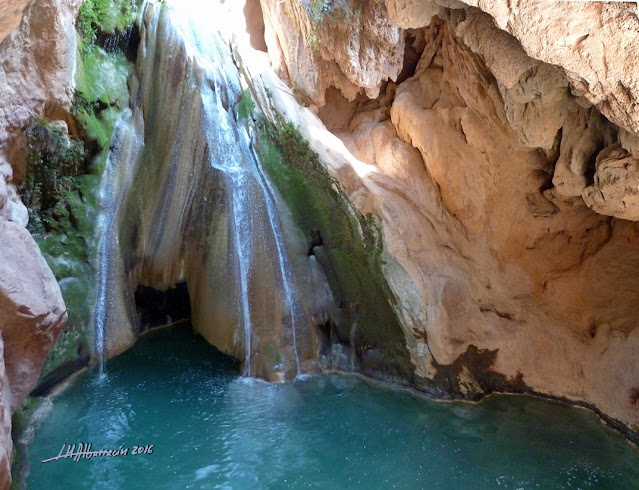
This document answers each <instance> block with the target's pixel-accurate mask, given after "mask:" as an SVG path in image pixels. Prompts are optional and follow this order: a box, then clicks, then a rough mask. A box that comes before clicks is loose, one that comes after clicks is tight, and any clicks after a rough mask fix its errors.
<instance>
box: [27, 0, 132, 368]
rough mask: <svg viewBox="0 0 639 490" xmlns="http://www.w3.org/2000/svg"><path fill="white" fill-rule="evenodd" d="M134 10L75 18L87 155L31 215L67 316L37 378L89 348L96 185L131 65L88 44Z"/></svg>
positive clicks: (122, 4)
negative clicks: (57, 284)
mask: <svg viewBox="0 0 639 490" xmlns="http://www.w3.org/2000/svg"><path fill="white" fill-rule="evenodd" d="M137 5H139V2H138V1H133V2H131V1H123V0H113V1H110V0H87V1H86V2H85V3H84V4H83V6H82V8H81V10H80V13H79V15H78V20H77V23H76V26H77V29H78V36H79V46H80V49H79V53H78V64H77V70H76V94H75V99H74V104H73V107H72V111H71V112H72V115H73V116H74V118H75V122H76V127H77V130H78V135H79V136H80V137H81V138H82V140H83V141H84V146H85V147H86V148H87V149H88V150H89V151H87V152H86V154H84V155H83V156H84V160H83V164H82V165H80V168H79V169H78V170H79V171H78V172H75V173H74V174H73V175H72V176H71V178H70V179H67V180H65V181H64V182H63V183H64V185H63V186H62V187H60V189H59V190H58V192H56V194H55V197H56V198H55V200H48V202H47V207H46V209H30V211H31V213H30V222H31V223H33V226H35V227H37V228H36V229H34V230H33V231H34V236H35V239H36V241H37V243H38V245H39V246H40V249H41V251H42V255H43V256H44V258H45V260H46V261H47V263H48V264H49V266H50V267H51V270H52V271H53V274H54V275H55V277H56V279H57V280H58V282H59V283H60V289H61V291H62V296H63V298H64V301H65V304H66V307H67V313H68V315H69V321H68V322H67V324H66V326H65V327H64V330H63V331H62V333H61V334H60V337H59V339H58V341H57V343H56V345H55V346H54V347H53V349H52V350H51V351H50V352H49V356H48V357H47V361H46V363H45V366H44V368H43V370H42V372H41V374H40V379H41V380H42V379H44V378H45V377H46V376H47V375H48V374H49V373H50V372H51V371H53V370H54V369H55V368H56V367H57V366H59V365H60V364H62V363H64V362H66V361H71V360H75V359H76V357H77V353H78V347H79V345H80V344H83V343H84V344H86V343H87V337H88V335H89V334H88V329H89V326H90V325H91V314H92V308H93V304H94V303H95V282H96V271H95V262H96V258H97V257H96V253H97V240H96V229H95V224H96V221H97V212H98V211H97V209H98V195H99V189H100V181H101V177H102V173H103V171H104V168H105V166H106V159H107V155H108V153H109V146H110V143H111V139H112V137H113V132H114V130H115V126H116V124H117V121H118V118H119V117H120V114H121V112H122V110H124V109H125V108H127V107H128V105H129V90H128V85H127V80H128V79H129V77H130V76H132V74H133V73H134V67H133V64H132V63H131V62H129V61H128V60H127V59H126V57H125V56H124V55H123V54H122V53H120V52H117V51H116V52H113V53H107V52H106V51H105V50H104V49H102V48H100V47H99V46H97V45H95V44H94V42H95V41H96V36H97V34H98V33H99V32H103V33H113V32H116V31H118V32H123V31H124V30H125V29H126V27H127V26H128V25H129V24H131V23H132V21H133V19H134V17H135V10H136V9H135V8H134V7H135V6H137ZM42 141H44V143H46V139H43V140H42ZM36 143H37V142H36ZM40 143H42V142H40ZM44 143H42V144H44ZM44 146H46V144H45V145H44ZM28 151H29V150H28ZM38 158H39V157H38ZM27 160H29V157H28V158H27ZM40 160H42V158H40ZM49 160H51V158H50V159H49ZM58 160H60V159H58ZM32 167H33V169H35V171H29V169H28V172H27V180H28V179H29V175H36V174H37V172H38V170H37V169H38V168H40V165H39V164H38V162H36V165H33V166H32ZM34 179H35V180H37V178H36V177H34ZM40 180H42V179H40ZM41 187H42V186H40V188H41ZM37 190H38V189H36V191H37ZM32 208H33V206H32ZM40 208H42V206H41V207H40Z"/></svg>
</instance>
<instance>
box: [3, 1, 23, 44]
mask: <svg viewBox="0 0 639 490" xmlns="http://www.w3.org/2000/svg"><path fill="white" fill-rule="evenodd" d="M28 3H29V1H28V0H2V1H1V2H0V43H2V41H3V40H4V38H5V37H7V36H8V35H9V34H10V33H11V32H12V31H13V30H14V29H15V28H16V27H18V26H19V25H20V22H21V21H22V13H23V12H24V9H25V7H26V6H27V4H28Z"/></svg>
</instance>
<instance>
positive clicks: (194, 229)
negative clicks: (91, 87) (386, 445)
mask: <svg viewBox="0 0 639 490" xmlns="http://www.w3.org/2000/svg"><path fill="white" fill-rule="evenodd" d="M216 8H219V4H218V3H217V2H210V1H209V2H207V1H204V0H189V1H183V2H182V1H181V2H177V1H176V2H165V3H163V4H159V3H155V2H147V3H145V4H144V6H143V12H142V16H141V31H142V43H141V45H140V50H139V54H138V61H137V64H138V65H137V73H138V81H139V85H138V86H137V90H136V93H135V95H134V97H133V100H134V101H135V102H134V106H133V108H132V111H133V116H132V118H131V119H132V120H135V121H136V123H137V122H139V124H136V125H132V124H128V125H125V127H124V129H123V131H124V136H123V137H122V138H123V141H127V142H129V143H131V144H132V145H137V146H136V150H133V149H128V150H127V151H126V152H125V153H121V154H118V155H115V156H113V155H112V158H111V159H110V161H111V162H116V163H117V168H118V170H117V173H118V175H120V176H121V177H120V180H119V183H118V184H117V189H111V188H110V186H111V184H108V183H107V184H105V195H107V196H108V195H111V196H112V199H114V202H112V203H109V205H108V206H105V209H104V216H103V218H102V220H103V222H104V230H105V231H104V233H103V237H104V239H103V244H102V245H101V247H100V282H99V288H98V289H99V299H98V302H97V304H96V309H95V325H96V332H95V338H96V351H97V354H98V358H99V359H101V358H103V357H104V354H103V352H105V351H107V352H110V351H111V347H110V344H109V343H110V342H111V343H113V344H118V340H117V339H115V338H116V337H118V335H120V333H118V329H119V330H120V332H121V331H123V330H124V329H123V327H122V326H121V324H123V323H126V322H125V321H122V319H123V317H126V311H127V310H128V311H131V308H130V307H129V308H127V307H123V306H122V305H120V306H119V310H120V313H121V314H120V315H117V314H116V315H111V314H110V311H111V309H112V308H118V303H126V302H127V301H129V302H130V299H127V294H122V295H120V297H116V298H115V300H114V301H109V299H108V292H109V290H110V289H111V283H110V279H109V278H110V277H118V273H114V274H111V273H110V272H109V268H110V267H112V265H110V264H112V262H113V261H112V260H111V259H112V258H113V257H116V256H118V255H119V256H121V257H122V258H123V259H124V261H119V263H120V264H122V262H124V265H120V267H121V269H123V270H122V271H120V272H122V274H120V275H121V278H122V277H123V278H125V281H124V282H126V283H127V284H145V285H149V286H153V287H156V288H157V289H162V288H166V287H170V286H171V285H172V284H175V283H176V282H186V283H187V286H188V290H189V295H190V298H191V303H192V304H191V307H192V312H193V323H194V326H195V328H196V329H197V330H198V331H199V332H200V333H202V335H203V336H204V337H205V338H207V340H209V341H210V342H211V343H213V344H214V345H216V346H218V347H219V348H220V349H222V350H223V351H225V352H228V353H231V354H233V355H235V356H236V357H239V358H241V359H242V360H243V361H244V362H243V371H244V375H245V376H267V377H268V376H269V373H271V374H272V378H273V379H283V378H284V377H288V376H290V375H291V373H293V374H300V373H301V371H302V368H301V361H300V357H301V356H300V347H299V341H300V331H301V329H300V326H301V325H304V324H305V323H304V322H306V316H305V312H304V308H303V307H302V305H301V296H300V294H299V292H298V291H297V289H296V286H295V280H294V276H293V273H292V272H291V267H290V265H291V264H290V261H289V259H288V256H287V251H286V248H285V245H284V241H283V233H282V230H281V226H280V223H279V220H278V217H277V210H276V208H277V203H276V200H275V195H276V194H275V192H274V190H273V188H272V187H271V186H270V183H269V182H268V179H267V178H266V176H265V174H264V172H263V171H262V170H261V167H260V164H259V161H258V159H257V157H256V154H255V152H254V150H253V148H252V145H251V143H250V138H249V136H248V133H247V130H246V128H244V127H243V126H240V125H238V124H237V122H236V120H235V116H234V110H233V107H234V105H235V103H237V101H239V99H240V96H241V93H242V90H241V85H240V79H239V74H238V71H237V67H236V66H235V64H234V62H233V59H232V57H231V54H230V51H229V49H228V43H227V42H226V41H225V40H224V39H223V38H222V36H221V35H220V33H219V32H218V30H217V28H216V26H215V25H212V23H211V19H214V18H222V17H223V16H221V15H219V14H217V13H216V12H214V9H216ZM142 135H143V136H142ZM114 168H115V166H114ZM107 179H109V177H108V176H107ZM109 244H110V245H109ZM114 244H117V246H115V247H114V246H113V245H114ZM109 247H111V248H109ZM117 249H120V250H121V253H120V254H117V253H115V251H116V250H117ZM114 262H116V263H117V262H118V260H115V261H114ZM128 296H129V297H130V296H132V295H131V294H130V293H129V294H128ZM133 310H134V308H133ZM125 320H126V318H125ZM133 323H134V322H133ZM101 326H104V328H101ZM129 330H131V331H135V325H132V326H131V327H130V328H129ZM229 330H232V335H229V333H228V331H229ZM105 332H108V333H109V335H105ZM106 337H109V339H108V341H107V340H105V339H106ZM114 339H115V340H114ZM122 344H123V342H119V344H118V345H122ZM308 344H309V342H308V341H307V342H306V344H305V345H306V347H305V349H306V351H305V352H307V351H308V350H309V349H308ZM240 346H241V347H240ZM264 349H266V351H267V354H268V355H267V354H264V355H261V356H260V353H262V351H263V350H264ZM113 350H116V351H117V350H118V348H114V349H113ZM275 351H277V354H275V353H274V352H275ZM256 356H257V357H259V358H260V362H259V363H257V364H256V363H255V362H254V358H255V357H256ZM277 373H279V374H277Z"/></svg>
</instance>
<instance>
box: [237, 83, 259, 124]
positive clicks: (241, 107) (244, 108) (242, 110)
mask: <svg viewBox="0 0 639 490" xmlns="http://www.w3.org/2000/svg"><path fill="white" fill-rule="evenodd" d="M253 109H255V102H253V97H251V92H250V91H249V90H248V89H246V90H244V92H242V97H241V98H240V101H239V102H238V103H237V105H236V106H235V110H236V111H237V117H238V119H239V120H240V121H241V120H244V119H247V118H248V117H249V115H250V114H251V113H252V112H253Z"/></svg>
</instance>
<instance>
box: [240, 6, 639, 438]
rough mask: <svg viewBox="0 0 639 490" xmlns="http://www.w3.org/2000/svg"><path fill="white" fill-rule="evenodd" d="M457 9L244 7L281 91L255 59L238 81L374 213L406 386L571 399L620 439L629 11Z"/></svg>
mask: <svg viewBox="0 0 639 490" xmlns="http://www.w3.org/2000/svg"><path fill="white" fill-rule="evenodd" d="M318 3H320V4H321V9H320V10H321V12H322V13H321V15H318V14H317V7H316V5H317V4H318ZM468 3H471V2H468ZM468 3H462V2H458V1H455V0H453V1H444V0H442V1H440V2H438V3H437V4H435V3H432V2H430V1H421V2H420V1H401V2H400V1H386V2H384V1H382V0H377V1H370V2H358V1H355V0H353V1H345V0H343V1H338V0H335V1H332V2H309V1H301V0H284V1H275V0H262V1H261V4H262V9H263V11H264V19H265V24H266V30H265V39H266V43H267V45H268V49H269V51H268V52H269V55H270V58H271V62H272V64H273V66H274V68H275V69H276V70H277V72H278V73H279V74H280V76H281V77H282V78H283V79H284V80H285V81H286V82H287V83H288V84H290V86H291V88H292V90H293V94H291V95H289V93H287V90H286V88H284V87H282V86H281V85H280V83H281V82H279V80H278V79H277V78H275V77H273V76H272V75H271V74H269V73H268V71H266V70H265V69H264V68H263V67H259V68H258V67H257V65H254V66H253V68H252V69H251V68H247V71H251V76H253V80H254V81H253V89H254V92H255V94H256V96H257V98H258V100H259V102H260V106H261V107H262V108H263V109H264V110H265V112H266V113H270V114H271V115H272V117H275V116H274V114H275V113H279V114H282V115H283V116H284V118H285V119H289V120H292V121H294V122H295V123H296V124H298V125H299V128H300V131H302V132H303V133H304V134H305V136H306V137H307V138H308V139H309V141H310V142H311V143H312V145H313V146H314V148H316V150H317V151H318V152H319V153H320V155H321V156H322V157H323V159H324V160H325V162H326V164H327V168H328V170H329V171H330V172H331V174H332V175H334V176H335V177H336V178H337V179H338V180H339V181H340V184H341V186H342V188H343V189H344V190H345V191H346V192H347V194H348V196H349V198H350V199H351V201H352V202H353V203H354V204H355V205H356V206H357V207H358V209H359V210H360V211H361V212H362V213H365V214H366V213H372V214H374V215H376V216H377V217H378V218H379V219H381V223H382V227H383V235H384V250H385V254H386V266H385V274H386V278H387V280H388V283H389V285H390V287H391V289H392V291H393V293H394V296H395V300H396V304H397V308H396V310H397V314H398V316H399V318H400V319H401V322H402V325H403V329H404V333H405V337H406V345H407V346H408V348H409V351H410V354H411V360H412V362H413V364H414V365H415V375H416V381H415V382H416V385H417V386H419V387H421V388H422V389H425V390H427V391H430V392H432V393H434V394H437V393H439V394H443V393H445V392H448V393H452V394H453V395H455V396H461V397H466V398H474V397H476V396H478V395H480V394H481V393H485V392H489V391H492V390H498V391H502V390H506V391H535V392H539V393H546V394H551V395H555V396H560V397H565V398H568V399H572V400H576V401H583V402H585V403H587V404H590V405H591V406H594V407H596V408H597V409H599V410H600V411H601V412H603V413H604V414H605V415H607V416H608V417H610V418H612V419H614V420H617V421H619V422H621V426H622V427H624V428H625V429H624V430H625V431H626V433H627V434H628V435H629V436H630V437H632V438H634V439H637V430H639V408H638V407H637V404H636V396H633V393H636V390H637V379H639V329H637V328H636V325H637V314H636V304H637V298H638V297H639V281H638V280H637V277H639V276H638V275H637V264H639V242H637V237H638V236H639V225H637V224H635V223H634V222H633V221H629V220H635V219H637V208H636V204H635V203H636V197H635V196H636V195H637V184H636V175H637V163H636V160H635V156H634V155H636V150H637V143H636V141H637V138H636V135H635V131H637V129H638V127H637V124H639V123H638V122H637V121H639V119H637V115H636V114H635V111H636V107H637V106H636V104H635V102H634V100H635V90H636V89H635V87H636V83H637V81H638V80H639V76H638V75H636V74H635V71H636V68H635V64H634V58H636V56H635V55H634V53H635V50H636V48H635V46H636V45H637V42H638V41H637V39H638V37H637V36H636V34H635V32H636V30H637V29H636V27H633V26H636V24H637V17H636V12H635V11H634V9H635V6H634V5H631V4H628V5H619V4H602V3H574V2H566V3H554V2H508V3H507V2H495V1H493V2H481V1H480V2H479V3H478V4H477V5H476V6H478V7H479V8H476V6H475V7H474V6H469V5H468ZM480 9H481V10H480ZM482 10H484V11H485V12H482ZM486 12H487V13H486ZM549 12H552V13H549ZM559 18H561V19H562V20H564V19H565V20H566V22H558V21H557V19H559ZM390 44H392V45H393V46H392V47H389V45H390ZM400 56H401V59H400V58H399V57H400ZM249 58H250V55H249V54H248V52H246V54H245V55H244V57H243V59H245V60H248V59H249ZM246 64H247V65H249V66H250V64H251V63H250V62H248V61H246ZM378 94H379V96H378ZM299 101H301V102H304V103H305V104H307V105H309V108H310V109H311V110H308V109H303V108H301V107H299V105H298V104H297V102H299ZM315 114H318V115H319V117H320V118H321V122H320V121H319V120H318V118H317V117H316V116H315ZM331 133H333V134H331ZM335 136H337V137H338V138H339V139H337V138H336V137H335ZM611 216H612V217H611Z"/></svg>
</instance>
